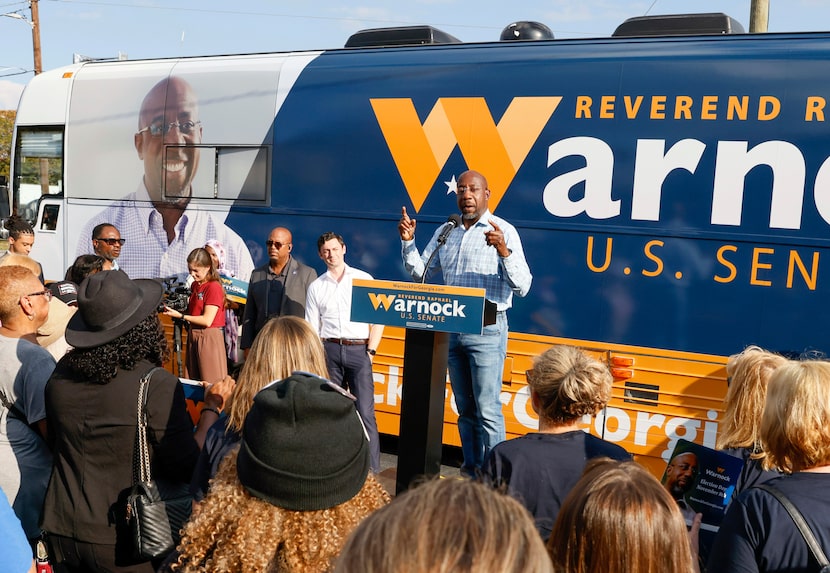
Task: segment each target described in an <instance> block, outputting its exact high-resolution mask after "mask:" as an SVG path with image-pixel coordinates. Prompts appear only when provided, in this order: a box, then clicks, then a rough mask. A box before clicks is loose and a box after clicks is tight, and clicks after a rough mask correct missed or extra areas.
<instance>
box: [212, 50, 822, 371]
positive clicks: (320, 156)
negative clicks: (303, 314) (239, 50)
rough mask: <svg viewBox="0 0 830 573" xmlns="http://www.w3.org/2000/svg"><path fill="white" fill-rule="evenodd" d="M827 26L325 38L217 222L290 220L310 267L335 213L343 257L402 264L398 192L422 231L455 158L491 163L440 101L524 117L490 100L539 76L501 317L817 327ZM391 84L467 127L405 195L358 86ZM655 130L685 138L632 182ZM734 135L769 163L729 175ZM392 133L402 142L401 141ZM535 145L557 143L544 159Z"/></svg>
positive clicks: (438, 213) (246, 231)
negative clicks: (425, 185) (653, 170)
mask: <svg viewBox="0 0 830 573" xmlns="http://www.w3.org/2000/svg"><path fill="white" fill-rule="evenodd" d="M828 47H829V46H828V40H827V38H825V37H823V36H804V37H786V38H777V39H772V40H767V39H764V40H758V39H751V38H739V39H728V38H724V39H722V38H715V39H701V40H689V39H686V40H677V41H672V40H663V41H649V40H646V41H639V42H638V41H634V42H627V43H622V42H593V43H590V42H587V43H579V42H573V43H568V42H565V43H561V44H559V43H557V44H540V45H538V46H526V45H523V46H511V47H507V48H506V47H494V46H490V47H487V46H464V47H460V48H453V49H420V50H411V49H410V50H406V49H405V50H385V51H384V50H377V51H369V52H351V53H350V52H333V53H326V54H323V55H322V56H321V57H319V58H317V59H316V60H315V61H313V62H312V63H311V64H310V65H309V66H308V67H307V68H306V69H305V70H304V71H303V72H302V74H301V75H300V77H299V79H298V81H297V83H296V84H295V85H294V87H293V89H292V90H291V92H290V94H289V95H288V97H287V99H286V101H285V103H284V105H283V106H282V108H281V109H280V111H279V113H278V115H277V117H276V119H275V122H274V126H273V134H274V140H273V165H272V167H273V168H272V173H271V177H272V186H273V195H272V210H273V213H274V216H273V217H267V218H262V217H253V216H252V212H251V210H250V209H247V208H245V207H237V208H234V209H232V210H231V213H230V214H229V216H228V219H227V221H228V224H230V225H231V226H232V227H233V228H235V229H237V230H238V231H239V232H240V234H242V235H243V236H244V237H245V238H246V239H247V240H248V242H249V244H250V243H251V242H261V241H262V240H263V239H264V238H265V237H266V235H267V233H268V230H269V229H270V228H271V227H273V226H275V225H286V226H288V227H289V228H291V230H292V231H293V233H294V243H295V248H294V254H295V255H296V256H297V257H298V258H300V259H302V260H304V261H305V262H307V263H310V264H315V263H316V265H315V266H316V267H317V268H318V270H320V271H322V270H323V268H324V267H323V265H322V264H320V261H319V260H318V259H317V258H316V256H315V255H316V237H317V236H319V234H320V233H322V232H323V231H327V230H333V231H336V232H339V233H341V234H343V235H344V236H345V239H346V243H347V248H348V252H347V262H349V263H350V264H352V265H354V266H357V267H360V268H364V269H366V270H368V271H369V272H370V273H372V274H373V275H374V276H375V277H376V278H382V279H404V278H406V277H405V274H404V272H403V269H402V265H401V263H400V254H399V250H400V245H399V241H398V239H397V231H396V224H397V219H398V217H399V215H400V209H401V207H402V206H405V207H406V208H407V210H408V212H409V213H410V215H412V216H413V217H415V218H416V219H418V221H419V224H418V234H417V243H418V245H419V246H421V247H423V246H424V245H425V244H426V242H427V240H428V238H429V236H430V235H431V233H432V232H433V231H434V229H435V228H436V227H437V225H438V224H440V223H441V222H443V221H444V220H446V217H447V215H448V214H450V213H452V212H454V211H455V210H456V205H455V195H454V194H453V193H452V192H451V191H450V190H449V189H450V186H449V185H448V183H447V182H451V181H452V179H453V176H454V175H455V176H457V175H458V174H459V173H461V172H462V171H464V170H466V169H468V168H472V169H476V170H478V171H480V172H482V173H483V174H484V175H485V176H487V177H489V178H491V190H492V189H493V183H492V179H493V178H494V177H495V178H496V179H500V180H503V179H504V171H505V169H503V168H502V167H499V164H498V162H497V161H494V162H492V163H490V164H487V163H482V162H481V159H480V156H481V154H480V153H479V150H476V149H475V148H474V144H475V141H476V137H470V134H466V133H464V129H469V130H471V131H475V130H476V129H479V128H480V123H475V122H469V123H467V124H465V123H464V121H463V118H462V119H458V116H459V114H460V113H461V112H458V111H457V109H456V111H452V110H451V109H450V107H451V106H457V107H460V108H462V111H463V108H464V105H477V100H483V101H484V102H486V107H487V110H488V112H489V114H490V117H491V120H492V122H493V124H494V125H495V126H499V127H505V128H506V127H507V126H508V125H513V126H515V125H517V124H521V123H522V122H521V121H519V122H516V121H515V118H509V117H508V116H509V113H508V112H509V111H510V109H511V104H513V102H514V101H515V100H517V99H518V98H551V97H557V98H561V101H560V102H559V103H558V105H557V106H556V108H555V110H554V111H553V113H552V114H551V116H550V118H549V119H548V120H547V121H546V122H544V125H543V128H542V129H541V132H540V133H539V135H538V137H536V138H535V140H534V141H533V142H532V145H531V146H530V147H529V149H528V150H527V152H526V156H525V157H524V159H523V160H521V161H519V163H520V164H519V166H518V168H517V171H516V173H515V176H514V177H513V179H512V180H511V181H510V182H509V184H508V185H507V186H506V188H505V189H503V190H501V191H500V192H501V193H503V197H501V198H500V200H498V202H497V205H496V207H495V212H496V213H497V214H498V215H499V216H501V217H504V218H506V219H507V220H509V221H511V222H512V223H513V224H514V225H516V226H517V227H518V228H519V232H520V234H521V237H522V241H523V246H524V249H525V254H526V257H527V260H528V262H529V264H530V267H531V270H532V271H533V274H534V284H533V287H532V288H531V291H530V294H529V295H528V296H527V297H526V298H524V299H518V298H517V299H515V300H514V308H513V310H512V311H511V313H510V325H511V330H513V331H516V332H527V333H538V334H547V335H557V336H566V337H570V338H576V339H584V340H599V341H606V342H613V343H624V344H631V345H638V346H644V347H658V348H667V349H675V350H681V351H691V352H701V353H709V354H720V355H724V354H729V353H732V352H735V351H738V350H740V349H741V348H742V347H743V346H745V345H747V344H760V345H762V346H765V347H767V348H771V349H776V350H785V351H795V352H800V351H802V350H804V349H806V348H815V347H818V348H827V346H828V344H827V339H826V334H824V329H823V328H822V326H823V324H825V323H826V322H827V320H828V318H830V316H829V314H830V313H828V310H827V304H826V302H825V299H826V296H825V294H824V293H825V292H826V287H825V285H826V284H827V281H828V280H830V277H828V276H827V274H828V270H827V265H828V260H827V257H828V256H830V254H828V252H827V247H828V242H827V238H826V236H827V224H828V223H827V219H828V218H830V209H828V207H827V204H828V203H830V201H828V199H827V198H826V196H827V194H828V192H830V189H828V183H830V179H828V175H827V174H826V173H825V174H823V175H822V172H821V171H820V170H821V167H822V165H823V164H824V162H825V161H826V159H827V156H828V152H829V151H830V149H828V148H830V146H828V144H827V143H826V142H827V139H828V138H827V133H826V132H827V130H826V126H825V121H824V111H823V107H822V108H821V109H819V107H820V105H821V102H822V99H817V98H824V97H827V92H828V90H827V87H826V85H825V84H826V81H825V79H824V78H826V77H828V71H830V70H829V69H828V68H830V63H828V57H827V56H828ZM393 98H394V99H403V100H409V101H411V105H412V106H414V109H415V110H416V112H417V114H418V120H419V122H420V124H421V125H422V126H423V125H424V124H425V123H427V120H428V118H429V117H430V114H431V113H433V112H434V111H435V109H436V107H437V106H438V104H439V102H442V103H441V105H442V106H444V107H446V108H447V110H449V111H445V113H446V114H448V115H450V114H452V113H455V114H456V115H455V116H453V117H452V118H451V119H455V120H457V121H456V124H460V125H461V127H460V128H459V125H455V126H454V129H455V130H456V131H455V136H456V138H457V139H458V140H464V141H465V143H463V144H456V145H454V146H453V147H452V150H451V152H450V153H449V155H448V157H447V158H446V161H445V162H444V163H443V165H441V168H440V172H439V173H438V174H437V175H436V176H435V180H434V183H433V184H432V187H431V189H429V193H428V195H427V196H426V197H425V199H423V204H422V205H420V206H418V205H417V204H416V202H417V201H416V200H413V197H412V195H411V193H408V190H407V188H406V186H405V184H404V181H403V180H402V176H401V174H400V171H399V168H398V166H397V165H396V162H395V160H394V158H393V154H392V152H391V150H390V145H389V143H388V141H387V139H388V138H387V137H385V134H384V133H383V131H382V129H381V126H380V122H379V118H378V117H377V115H376V113H375V110H374V109H373V106H372V103H371V102H372V100H388V99H393ZM462 99H463V100H465V101H466V102H470V101H473V102H474V103H473V104H468V103H465V102H462V101H461V100H462ZM459 102H460V104H459ZM638 102H639V103H638ZM444 104H446V106H445V105H444ZM684 106H685V107H684ZM730 106H732V107H731V108H730ZM811 106H812V107H811ZM678 110H679V111H678ZM811 110H812V111H811ZM676 114H678V115H677V117H675V115H676ZM528 118H529V119H532V118H530V116H528ZM509 119H512V120H513V123H512V124H510V121H509ZM808 119H809V121H808ZM502 120H504V125H503V126H502V125H500V122H502ZM527 123H531V122H530V121H528V122H527ZM421 129H422V131H424V132H426V131H427V130H428V129H427V128H424V127H422V128H421ZM485 131H486V130H485ZM481 133H482V140H483V139H486V137H485V136H486V135H487V133H484V132H481ZM505 133H507V131H505ZM500 137H502V138H503V139H504V140H507V139H509V137H510V135H509V134H507V135H505V134H500ZM471 140H472V143H470V141H471ZM655 142H656V143H655ZM654 145H662V149H664V150H665V152H666V153H668V152H669V150H671V149H672V148H673V146H675V145H677V146H678V149H679V150H682V151H683V153H680V154H678V155H679V156H678V157H677V158H673V159H672V161H678V162H681V163H682V162H683V161H691V160H689V159H688V157H689V156H690V154H691V152H690V151H689V150H691V149H696V148H695V147H694V146H697V148H702V152H701V153H700V156H699V159H697V160H696V161H692V162H691V166H692V168H690V169H687V168H677V169H671V170H668V173H667V174H666V175H665V180H664V182H663V184H662V185H661V186H660V185H658V186H657V189H658V190H659V193H658V195H657V196H654V194H653V192H652V193H651V196H649V195H648V194H649V192H651V191H653V189H654V185H653V183H652V184H649V181H653V179H654V176H649V175H647V174H646V175H644V174H643V173H645V172H646V171H648V170H647V169H645V168H646V167H648V166H649V165H655V164H659V163H660V160H662V155H655V152H654V151H653V146H654ZM741 145H744V147H745V149H747V150H754V149H756V148H757V149H759V150H763V151H765V154H764V155H762V156H761V155H759V156H758V157H762V159H763V161H771V162H772V163H775V165H774V167H771V166H768V165H764V164H759V165H758V166H756V167H754V168H750V169H747V170H746V173H745V174H743V172H741V175H740V177H737V179H736V178H735V175H734V172H735V171H736V170H737V171H740V169H739V168H738V167H736V166H737V165H738V164H739V163H740V162H741V161H744V160H745V161H747V162H749V163H750V164H751V163H752V161H756V158H755V156H752V155H747V153H744V154H743V155H742V154H741V152H740V146H741ZM649 146H651V147H649ZM736 146H737V149H738V151H735V150H736ZM649 149H651V150H652V151H650V152H649V151H648V150H649ZM552 150H553V151H552ZM557 150H558V151H557ZM563 150H564V151H563ZM397 151H398V153H399V154H403V155H406V154H407V153H409V154H410V155H411V156H412V157H417V153H418V150H417V148H416V146H415V145H414V144H413V147H412V149H406V148H401V147H399V148H398V150H397ZM554 152H555V153H560V154H561V153H566V154H565V155H562V156H561V157H557V158H556V159H555V161H551V159H550V154H551V153H554ZM638 153H639V154H640V156H638ZM649 153H650V154H649ZM692 155H693V154H692ZM684 157H685V159H684ZM747 157H748V159H747ZM477 158H478V159H477ZM426 159H429V160H430V161H432V162H435V159H434V158H426V157H425V161H424V165H425V166H426V165H427V164H428V163H429V161H426ZM776 162H778V163H776ZM425 169H426V167H425ZM638 170H642V171H643V173H641V174H640V177H641V179H640V180H638V181H637V184H636V185H635V174H636V173H638ZM496 171H497V173H495V175H493V173H494V172H496ZM730 174H731V179H730ZM817 177H818V179H819V187H815V186H816V180H817ZM716 178H719V180H720V181H721V183H720V188H719V191H718V194H716V193H715V192H714V188H715V186H716V184H715V181H716ZM735 180H737V181H739V182H743V189H741V188H740V186H735V185H734V184H729V182H730V181H732V182H734V181H735ZM649 185H651V186H649ZM562 188H565V189H566V191H565V192H564V194H563V191H562ZM773 189H775V197H774V196H773V195H774V194H773ZM557 190H558V193H557ZM650 190H651V191H650ZM495 192H496V191H495V190H494V193H495ZM563 197H565V198H564V199H563ZM736 197H737V198H736ZM416 199H417V198H416ZM493 203H494V201H493V198H492V197H491V207H492V206H493ZM635 204H636V206H637V214H636V215H635V213H634V211H635ZM588 205H590V207H589V208H587V209H586V206H588ZM563 209H564V210H568V209H573V210H574V211H575V212H574V213H573V214H567V215H563V214H561V211H562V210H563ZM552 210H553V211H560V213H555V212H552ZM586 210H587V212H586ZM799 211H800V213H799ZM609 212H610V213H611V214H609ZM597 213H599V214H597ZM643 213H647V214H646V215H643ZM713 220H717V221H727V222H720V223H713ZM782 225H783V227H782ZM254 258H255V261H254V262H255V263H257V264H261V263H263V262H264V258H262V256H261V255H260V257H259V258H258V259H257V256H256V255H255V256H254Z"/></svg>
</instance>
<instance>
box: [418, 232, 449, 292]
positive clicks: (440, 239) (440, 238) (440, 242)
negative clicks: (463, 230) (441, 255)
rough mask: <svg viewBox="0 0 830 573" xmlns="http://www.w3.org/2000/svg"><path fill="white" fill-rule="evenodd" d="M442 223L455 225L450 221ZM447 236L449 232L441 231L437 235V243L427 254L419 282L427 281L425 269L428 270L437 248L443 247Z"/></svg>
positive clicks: (424, 282)
mask: <svg viewBox="0 0 830 573" xmlns="http://www.w3.org/2000/svg"><path fill="white" fill-rule="evenodd" d="M444 225H452V227H453V228H454V227H455V225H453V224H452V223H451V222H447V223H444ZM450 230H452V229H450ZM449 236H450V234H449V233H441V234H440V235H439V236H438V245H437V246H436V247H435V249H433V251H432V252H431V253H430V254H429V258H428V259H427V264H426V266H425V267H424V275H423V276H422V277H421V284H426V282H427V271H428V270H429V266H430V265H431V264H432V259H434V258H435V255H437V254H438V249H440V248H441V247H443V246H444V244H445V243H446V242H447V237H449Z"/></svg>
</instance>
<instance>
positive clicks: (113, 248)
mask: <svg viewBox="0 0 830 573" xmlns="http://www.w3.org/2000/svg"><path fill="white" fill-rule="evenodd" d="M120 241H121V233H119V232H118V229H116V228H115V227H104V228H103V230H102V231H101V234H100V235H99V236H98V238H97V239H92V248H93V249H94V250H95V254H96V255H100V256H102V257H104V258H105V259H106V260H107V261H112V260H113V259H117V258H118V256H119V255H120V254H121V242H120Z"/></svg>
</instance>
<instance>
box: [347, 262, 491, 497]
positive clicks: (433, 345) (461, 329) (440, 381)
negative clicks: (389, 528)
mask: <svg viewBox="0 0 830 573" xmlns="http://www.w3.org/2000/svg"><path fill="white" fill-rule="evenodd" d="M495 318H496V307H495V304H493V303H491V302H490V301H487V300H485V298H484V289H478V288H465V287H451V286H445V285H432V284H420V283H409V282H397V281H382V280H364V279H355V280H354V281H353V283H352V308H351V320H352V321H354V322H367V323H370V324H383V325H387V326H402V327H404V328H406V337H405V339H404V356H403V387H402V390H401V421H400V432H399V437H398V471H397V478H396V492H397V493H402V492H403V491H405V490H406V489H408V487H409V485H410V483H411V482H412V480H413V479H415V478H416V477H419V476H422V475H426V476H434V475H438V473H439V472H440V469H441V446H442V434H443V428H444V401H445V395H446V388H447V355H448V351H449V339H450V333H453V332H457V333H468V334H481V329H482V326H483V325H485V324H493V323H494V322H495Z"/></svg>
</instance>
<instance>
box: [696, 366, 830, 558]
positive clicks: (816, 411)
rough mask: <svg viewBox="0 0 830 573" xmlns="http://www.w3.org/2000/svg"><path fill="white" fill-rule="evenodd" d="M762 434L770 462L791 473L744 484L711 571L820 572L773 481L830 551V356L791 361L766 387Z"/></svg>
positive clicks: (724, 524) (729, 514)
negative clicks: (782, 502)
mask: <svg viewBox="0 0 830 573" xmlns="http://www.w3.org/2000/svg"><path fill="white" fill-rule="evenodd" d="M760 439H761V444H762V447H763V448H764V451H765V452H766V454H767V455H766V457H765V458H764V459H763V461H762V465H763V466H764V467H765V468H771V467H777V468H780V469H781V470H782V471H783V472H785V473H786V474H788V475H783V476H781V477H777V478H775V479H771V480H769V481H767V482H765V483H763V484H760V485H756V486H755V487H751V488H749V489H747V490H745V491H744V492H743V493H742V494H741V495H739V496H738V497H737V498H736V499H734V500H733V501H732V504H731V505H730V506H729V509H728V510H727V511H726V515H725V516H724V518H723V521H722V522H721V526H720V529H719V530H718V533H717V535H716V536H715V542H714V545H713V546H712V552H711V554H710V556H709V562H708V566H707V571H708V572H709V573H721V572H724V573H727V572H728V573H732V572H743V571H751V572H753V573H754V572H772V571H820V570H821V568H820V567H819V566H818V564H817V563H816V561H815V559H814V558H813V556H812V553H811V552H810V550H809V549H808V547H807V543H806V542H805V540H804V538H803V537H802V536H801V533H800V532H799V530H798V528H797V527H796V525H795V522H794V521H793V519H792V518H791V517H790V515H789V514H788V513H787V511H786V510H785V509H784V506H783V505H782V504H781V502H780V501H779V500H778V499H776V498H775V497H774V496H773V494H772V493H771V492H769V491H768V490H765V489H764V488H767V487H770V486H772V487H773V488H775V489H777V490H778V491H779V492H780V493H782V494H783V495H784V496H785V497H786V498H787V499H789V501H790V502H791V503H792V504H793V505H794V506H795V508H796V509H797V511H799V512H800V513H801V515H802V517H803V518H804V521H805V522H806V524H807V526H808V527H809V528H810V530H811V531H812V532H813V535H815V537H816V540H817V542H818V544H819V546H820V547H821V550H822V551H823V552H824V554H825V555H828V554H830V363H828V362H824V361H818V360H807V361H803V362H798V361H794V360H791V361H787V363H786V364H784V365H783V366H779V367H778V368H776V369H775V372H773V373H772V376H771V378H770V381H769V384H768V386H767V397H766V401H765V402H764V413H763V415H762V416H761V427H760Z"/></svg>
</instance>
